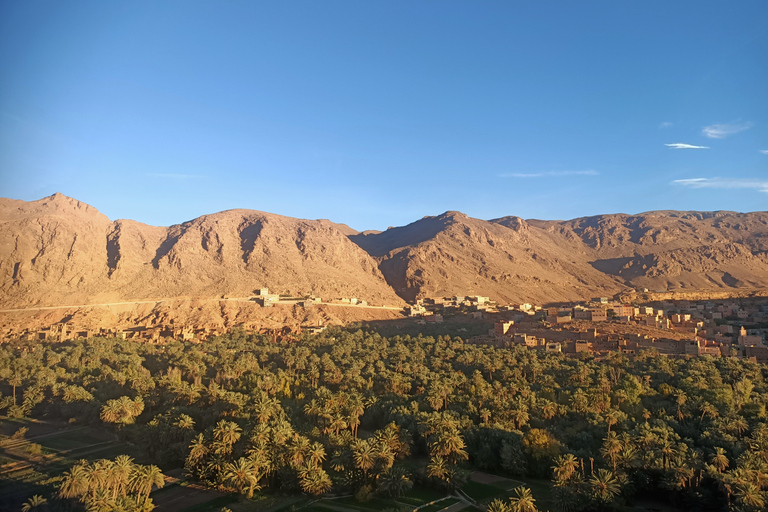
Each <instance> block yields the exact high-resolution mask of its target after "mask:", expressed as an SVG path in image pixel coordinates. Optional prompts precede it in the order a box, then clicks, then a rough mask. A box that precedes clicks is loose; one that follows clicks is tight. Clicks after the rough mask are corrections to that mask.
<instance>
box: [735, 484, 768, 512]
mask: <svg viewBox="0 0 768 512" xmlns="http://www.w3.org/2000/svg"><path fill="white" fill-rule="evenodd" d="M733 495H734V497H735V498H736V501H737V502H738V503H740V504H742V505H744V506H745V507H748V508H747V510H765V504H766V501H765V496H764V494H763V493H762V492H760V488H759V487H758V486H756V485H755V484H753V483H752V482H743V483H739V484H737V485H736V489H735V492H734V493H733Z"/></svg>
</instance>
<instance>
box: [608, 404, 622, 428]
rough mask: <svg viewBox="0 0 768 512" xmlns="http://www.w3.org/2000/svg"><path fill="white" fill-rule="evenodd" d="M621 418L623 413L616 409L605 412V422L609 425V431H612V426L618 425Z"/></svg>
mask: <svg viewBox="0 0 768 512" xmlns="http://www.w3.org/2000/svg"><path fill="white" fill-rule="evenodd" d="M619 419H621V414H620V413H619V411H617V410H615V409H611V410H609V411H608V412H606V413H605V423H606V424H607V425H608V433H609V434H610V433H611V427H612V426H613V425H616V424H617V423H618V422H619Z"/></svg>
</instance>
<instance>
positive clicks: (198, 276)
mask: <svg viewBox="0 0 768 512" xmlns="http://www.w3.org/2000/svg"><path fill="white" fill-rule="evenodd" d="M262 286H268V287H269V288H270V289H272V290H273V291H276V292H279V293H292V294H306V293H312V294H315V295H318V296H321V297H331V298H334V297H353V296H354V297H361V298H365V299H367V300H369V301H371V302H373V303H380V304H390V305H395V304H399V303H401V297H402V298H404V299H409V300H410V299H414V298H417V297H424V296H443V295H470V294H480V295H487V296H490V297H491V298H493V299H495V300H498V301H502V302H515V301H534V302H539V303H542V302H551V301H563V300H578V299H583V298H586V297H591V296H596V295H612V294H615V293H618V292H624V291H628V290H630V289H633V288H648V289H651V290H656V289H664V290H666V289H670V290H695V289H707V290H712V289H718V290H734V291H736V290H745V289H752V288H768V213H766V212H757V213H735V212H712V213H707V212H673V211H667V212H649V213H644V214H639V215H624V214H616V215H601V216H596V217H585V218H580V219H574V220H570V221H541V220H527V221H526V220H523V219H520V218H518V217H504V218H500V219H494V220H490V221H485V220H479V219H473V218H470V217H467V216H466V215H464V214H462V213H458V212H446V213H445V214H443V215H439V216H436V217H425V218H423V219H421V220H418V221H416V222H414V223H412V224H409V225H407V226H403V227H397V228H390V229H387V230H386V231H384V232H375V231H366V232H362V233H357V232H356V231H354V230H353V229H351V228H349V227H348V226H345V225H343V224H334V223H332V222H330V221H328V220H299V219H292V218H288V217H282V216H279V215H272V214H268V213H263V212H257V211H252V210H230V211H225V212H220V213H216V214H212V215H205V216H202V217H200V218H197V219H194V220H192V221H189V222H185V223H183V224H179V225H175V226H171V227H154V226H147V225H145V224H141V223H138V222H134V221H130V220H118V221H114V222H113V221H110V220H109V219H108V218H106V217H105V216H104V215H102V214H101V213H99V212H98V211H97V210H96V209H94V208H93V207H91V206H88V205H86V204H84V203H81V202H79V201H76V200H74V199H71V198H68V197H65V196H62V195H61V194H55V195H53V196H50V197H47V198H44V199H41V200H39V201H32V202H24V201H14V200H10V199H0V305H1V306H2V307H6V308H16V307H25V306H33V305H72V304H101V303H109V302H117V301H127V300H134V299H136V300H140V299H159V298H169V297H194V298H211V297H220V296H222V295H228V296H235V297H242V296H247V295H250V294H251V293H252V292H253V290H254V289H255V288H258V287H262Z"/></svg>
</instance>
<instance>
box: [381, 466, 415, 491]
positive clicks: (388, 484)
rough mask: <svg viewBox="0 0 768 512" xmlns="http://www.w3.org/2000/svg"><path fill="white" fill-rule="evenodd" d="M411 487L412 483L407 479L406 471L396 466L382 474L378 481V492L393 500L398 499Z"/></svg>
mask: <svg viewBox="0 0 768 512" xmlns="http://www.w3.org/2000/svg"><path fill="white" fill-rule="evenodd" d="M412 487H413V482H412V481H411V479H410V478H408V473H407V472H406V470H405V469H404V468H401V467H397V466H396V467H393V468H391V469H390V470H389V471H387V472H386V473H384V475H382V478H381V479H380V480H379V490H380V491H381V492H382V493H384V494H387V495H388V496H391V497H393V498H399V497H400V496H402V495H403V493H406V492H408V491H409V490H411V488H412Z"/></svg>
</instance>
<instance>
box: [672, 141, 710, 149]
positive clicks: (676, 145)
mask: <svg viewBox="0 0 768 512" xmlns="http://www.w3.org/2000/svg"><path fill="white" fill-rule="evenodd" d="M664 145H665V146H667V147H668V148H672V149H709V146H694V145H693V144H684V143H682V142H675V143H674V144H664Z"/></svg>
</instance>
